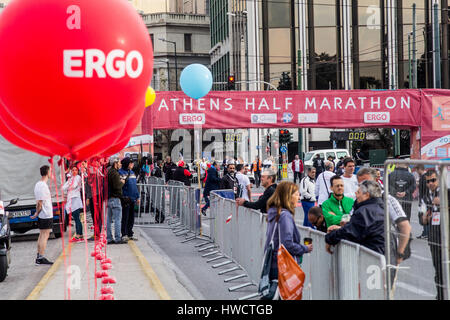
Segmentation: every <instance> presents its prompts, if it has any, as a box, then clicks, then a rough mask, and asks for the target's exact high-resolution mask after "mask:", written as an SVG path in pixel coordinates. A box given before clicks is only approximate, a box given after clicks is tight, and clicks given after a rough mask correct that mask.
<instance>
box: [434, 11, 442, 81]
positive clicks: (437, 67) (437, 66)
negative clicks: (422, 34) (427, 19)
mask: <svg viewBox="0 0 450 320" xmlns="http://www.w3.org/2000/svg"><path fill="white" fill-rule="evenodd" d="M433 30H434V32H433V55H434V57H433V64H434V68H433V69H434V88H435V89H440V88H441V52H440V50H441V48H440V41H439V40H440V36H439V20H438V4H437V3H435V4H433Z"/></svg>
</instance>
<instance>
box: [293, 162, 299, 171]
mask: <svg viewBox="0 0 450 320" xmlns="http://www.w3.org/2000/svg"><path fill="white" fill-rule="evenodd" d="M294 169H295V172H299V171H300V160H294Z"/></svg>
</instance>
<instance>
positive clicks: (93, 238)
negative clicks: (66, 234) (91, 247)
mask: <svg viewBox="0 0 450 320" xmlns="http://www.w3.org/2000/svg"><path fill="white" fill-rule="evenodd" d="M87 241H95V237H94V236H92V237H90V238H88V239H87Z"/></svg>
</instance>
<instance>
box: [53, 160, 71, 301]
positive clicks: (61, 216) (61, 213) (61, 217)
mask: <svg viewBox="0 0 450 320" xmlns="http://www.w3.org/2000/svg"><path fill="white" fill-rule="evenodd" d="M49 163H50V164H51V168H52V169H51V172H52V175H51V179H52V181H53V185H54V187H55V193H56V205H57V208H58V211H59V222H60V224H59V228H60V232H61V242H62V248H63V258H64V267H65V268H66V269H67V261H66V254H65V244H64V236H65V235H64V223H65V221H64V220H65V219H64V218H65V217H64V201H63V203H60V201H59V192H58V183H57V181H56V174H55V166H54V165H53V159H49ZM58 165H59V162H58ZM60 169H61V168H60ZM62 172H63V171H62V170H61V173H62ZM61 178H62V177H61ZM62 182H64V180H62V179H61V183H62ZM63 199H64V197H63ZM61 222H62V223H61ZM66 277H67V275H66V273H65V272H64V300H66V298H67V297H66V281H67V280H66Z"/></svg>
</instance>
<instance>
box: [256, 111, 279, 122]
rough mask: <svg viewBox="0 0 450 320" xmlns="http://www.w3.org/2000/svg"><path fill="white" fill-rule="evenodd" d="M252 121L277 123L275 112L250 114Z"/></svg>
mask: <svg viewBox="0 0 450 320" xmlns="http://www.w3.org/2000/svg"><path fill="white" fill-rule="evenodd" d="M251 119H252V123H277V114H276V113H257V114H252V115H251Z"/></svg>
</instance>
